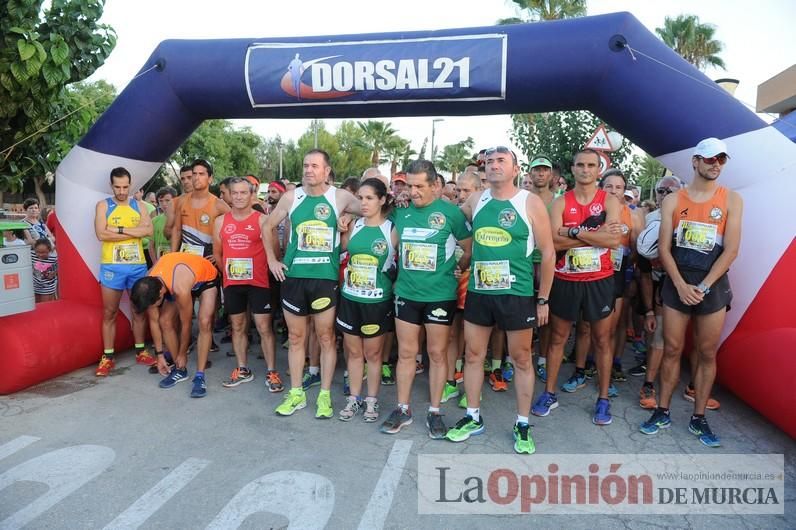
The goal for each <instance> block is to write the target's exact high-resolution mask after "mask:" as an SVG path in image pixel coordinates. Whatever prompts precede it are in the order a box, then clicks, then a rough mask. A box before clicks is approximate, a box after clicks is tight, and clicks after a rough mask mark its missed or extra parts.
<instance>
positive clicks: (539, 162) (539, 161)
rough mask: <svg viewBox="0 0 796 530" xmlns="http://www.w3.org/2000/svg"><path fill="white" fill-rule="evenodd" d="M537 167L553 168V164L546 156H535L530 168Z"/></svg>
mask: <svg viewBox="0 0 796 530" xmlns="http://www.w3.org/2000/svg"><path fill="white" fill-rule="evenodd" d="M537 166H545V167H550V168H552V167H553V163H552V162H550V159H549V158H547V157H546V156H537V157H536V158H534V159H533V161H532V162H531V168H535V167H537Z"/></svg>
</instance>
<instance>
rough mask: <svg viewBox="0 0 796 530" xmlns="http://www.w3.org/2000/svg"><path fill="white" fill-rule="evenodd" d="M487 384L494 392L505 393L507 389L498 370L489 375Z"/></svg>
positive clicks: (506, 384)
mask: <svg viewBox="0 0 796 530" xmlns="http://www.w3.org/2000/svg"><path fill="white" fill-rule="evenodd" d="M489 384H490V385H491V386H492V390H494V391H495V392H505V391H506V390H508V389H509V385H508V383H506V381H505V380H504V379H503V372H502V371H501V370H500V368H498V369H497V370H494V371H493V372H492V373H491V374H489Z"/></svg>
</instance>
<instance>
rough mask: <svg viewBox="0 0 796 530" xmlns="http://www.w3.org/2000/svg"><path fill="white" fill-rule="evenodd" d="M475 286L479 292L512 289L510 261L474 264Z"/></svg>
mask: <svg viewBox="0 0 796 530" xmlns="http://www.w3.org/2000/svg"><path fill="white" fill-rule="evenodd" d="M473 273H474V274H475V276H474V277H473V279H474V285H475V288H476V290H479V291H497V290H500V289H511V280H512V277H511V268H510V266H509V261H508V260H498V261H476V262H475V263H473Z"/></svg>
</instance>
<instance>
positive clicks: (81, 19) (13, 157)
mask: <svg viewBox="0 0 796 530" xmlns="http://www.w3.org/2000/svg"><path fill="white" fill-rule="evenodd" d="M43 4H44V1H43V0H8V1H7V2H5V8H4V9H2V10H0V42H2V44H0V102H2V103H0V149H1V150H0V191H3V190H18V189H21V187H22V185H23V183H24V180H25V179H27V178H31V177H32V176H33V175H37V176H38V177H39V178H41V177H42V175H43V174H44V173H46V172H47V171H48V169H45V166H46V163H49V162H48V161H46V160H45V161H43V160H42V158H44V154H47V156H48V157H49V156H50V155H49V150H47V148H48V147H50V144H49V142H50V140H49V139H47V140H45V143H41V142H36V141H35V140H37V139H38V138H41V137H42V136H49V135H52V134H55V133H52V132H51V130H50V124H51V123H52V122H54V121H55V120H56V119H58V118H62V117H64V116H65V114H64V109H65V108H69V107H70V105H71V103H72V102H70V101H69V94H67V93H66V92H65V87H66V86H67V85H70V84H72V83H76V82H78V81H82V80H84V79H86V78H87V77H89V76H90V75H91V74H93V73H94V72H95V71H96V69H97V68H99V67H100V66H101V65H102V64H103V63H104V61H105V59H107V57H108V56H109V55H110V53H111V51H112V50H113V48H114V46H115V45H116V34H115V33H114V31H113V29H112V28H111V27H110V26H107V25H104V24H99V23H98V22H97V21H98V20H99V18H100V17H101V16H102V11H103V8H104V4H105V2H104V0H71V1H70V0H53V1H52V3H51V4H50V6H49V8H48V9H47V10H45V11H43V10H42V5H43ZM67 128H68V127H67ZM83 132H85V131H83ZM53 142H54V144H56V145H58V144H61V145H62V144H63V142H62V141H60V139H57V138H56V139H54V140H53ZM61 156H63V154H61ZM45 162H46V163H45Z"/></svg>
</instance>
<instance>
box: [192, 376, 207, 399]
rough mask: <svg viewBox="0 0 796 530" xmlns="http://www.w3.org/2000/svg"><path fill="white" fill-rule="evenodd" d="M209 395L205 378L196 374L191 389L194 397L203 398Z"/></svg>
mask: <svg viewBox="0 0 796 530" xmlns="http://www.w3.org/2000/svg"><path fill="white" fill-rule="evenodd" d="M206 395H207V384H206V383H205V378H204V377H201V376H198V375H197V376H196V377H194V378H193V388H192V389H191V397H192V398H203V397H205V396H206Z"/></svg>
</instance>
